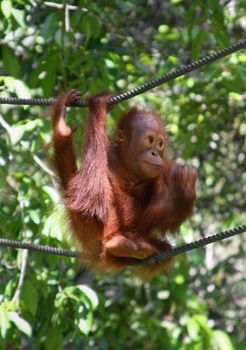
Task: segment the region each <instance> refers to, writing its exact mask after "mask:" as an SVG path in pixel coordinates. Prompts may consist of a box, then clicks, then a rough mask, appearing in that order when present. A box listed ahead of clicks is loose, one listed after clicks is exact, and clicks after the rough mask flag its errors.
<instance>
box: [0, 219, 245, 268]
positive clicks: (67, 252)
mask: <svg viewBox="0 0 246 350" xmlns="http://www.w3.org/2000/svg"><path fill="white" fill-rule="evenodd" d="M243 232H246V225H241V226H237V227H234V228H233V229H230V230H227V231H223V232H219V233H216V234H214V235H211V236H208V237H205V238H202V239H199V240H197V241H194V242H192V243H188V244H184V245H182V246H180V247H177V248H173V249H172V250H170V251H169V252H163V253H158V254H153V255H151V256H150V257H148V258H146V259H142V260H139V259H136V261H135V262H134V263H132V264H131V265H132V266H139V265H154V264H156V263H157V262H158V261H163V260H166V259H168V258H170V257H173V256H175V255H178V254H182V253H185V252H187V251H189V250H193V249H196V248H200V247H204V246H206V245H208V244H210V243H214V242H216V241H221V240H222V239H226V238H229V237H232V236H235V235H237V234H240V233H243ZM0 246H4V247H10V248H17V249H28V250H33V251H37V252H41V253H49V254H55V255H62V256H69V257H72V258H79V257H80V256H83V254H81V253H79V252H78V251H73V250H71V249H62V248H56V247H51V246H47V245H40V244H33V243H25V242H20V241H16V240H12V239H5V238H0Z"/></svg>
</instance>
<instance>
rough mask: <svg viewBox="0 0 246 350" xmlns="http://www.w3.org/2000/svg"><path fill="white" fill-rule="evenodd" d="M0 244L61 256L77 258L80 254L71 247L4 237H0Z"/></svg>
mask: <svg viewBox="0 0 246 350" xmlns="http://www.w3.org/2000/svg"><path fill="white" fill-rule="evenodd" d="M0 246H4V247H10V248H16V249H28V250H33V251H36V252H41V253H49V254H56V255H62V256H70V257H72V258H78V257H79V256H80V253H79V252H76V251H73V250H71V249H63V248H56V247H51V246H48V245H41V244H34V243H27V242H21V241H16V240H13V239H6V238H0Z"/></svg>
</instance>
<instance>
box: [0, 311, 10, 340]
mask: <svg viewBox="0 0 246 350" xmlns="http://www.w3.org/2000/svg"><path fill="white" fill-rule="evenodd" d="M9 327H10V322H9V315H8V312H7V310H6V309H5V308H4V307H3V306H2V305H0V330H1V335H2V337H3V338H4V337H5V335H6V333H7V330H8V329H9Z"/></svg>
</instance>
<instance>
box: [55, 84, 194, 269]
mask: <svg viewBox="0 0 246 350" xmlns="http://www.w3.org/2000/svg"><path fill="white" fill-rule="evenodd" d="M79 97H80V93H78V92H77V91H75V90H71V91H69V92H67V93H64V94H62V95H60V96H59V97H58V100H57V102H55V103H54V105H53V106H52V122H53V131H54V136H53V140H54V161H55V167H56V170H57V173H58V175H59V178H60V184H61V190H62V193H63V196H64V201H65V205H66V208H67V211H68V215H69V219H70V223H71V229H72V232H73V234H74V236H75V237H76V239H77V240H78V242H79V243H80V247H81V248H82V251H83V253H82V255H81V257H82V259H83V260H84V261H85V263H86V265H87V266H88V267H89V268H92V269H94V270H96V271H105V272H107V271H119V270H121V269H122V268H123V267H125V266H127V265H129V264H131V263H132V262H134V261H135V260H136V259H143V258H145V257H148V256H150V255H152V254H154V253H157V252H163V251H164V252H165V251H167V250H170V249H171V246H170V244H169V243H168V242H166V241H165V234H166V233H167V232H168V231H169V232H175V231H177V230H178V228H179V226H180V225H181V223H182V222H183V221H185V220H186V219H187V218H188V217H189V216H190V215H191V213H192V209H193V204H194V201H195V197H196V194H195V189H194V188H195V183H196V179H197V172H196V170H195V169H194V168H189V167H188V166H186V165H177V164H175V162H174V161H172V160H170V159H168V157H167V156H166V155H165V148H166V145H167V138H166V135H165V130H164V127H163V125H162V122H161V119H160V118H159V116H157V115H156V114H154V113H152V112H147V111H142V110H139V109H138V108H131V109H130V110H129V111H127V112H125V113H124V114H123V115H122V116H121V118H120V120H119V123H118V127H117V130H116V131H115V134H114V138H113V139H112V141H109V140H108V137H107V130H106V119H107V102H108V101H109V99H110V97H112V94H110V93H106V92H103V93H101V94H98V95H96V96H93V97H91V98H90V99H89V100H88V104H89V117H88V121H87V127H86V133H85V145H84V154H83V162H82V165H81V167H80V169H77V166H76V157H75V152H74V148H73V142H72V141H73V140H72V139H73V129H72V128H71V127H69V126H68V125H67V124H66V121H65V110H66V105H67V104H69V103H71V102H74V101H76V100H78V99H79ZM166 263H167V262H164V263H162V265H161V266H162V267H163V265H165V264H166ZM149 268H150V269H151V270H152V272H153V271H154V272H155V271H158V270H159V269H160V266H159V265H157V266H151V267H149Z"/></svg>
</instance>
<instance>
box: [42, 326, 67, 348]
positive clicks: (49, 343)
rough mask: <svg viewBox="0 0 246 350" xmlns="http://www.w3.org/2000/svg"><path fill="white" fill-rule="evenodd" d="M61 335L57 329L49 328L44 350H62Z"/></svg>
mask: <svg viewBox="0 0 246 350" xmlns="http://www.w3.org/2000/svg"><path fill="white" fill-rule="evenodd" d="M62 342H63V341H62V333H61V330H60V329H59V328H51V329H50V330H49V331H48V335H47V340H46V342H45V350H62V349H63V346H62Z"/></svg>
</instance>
